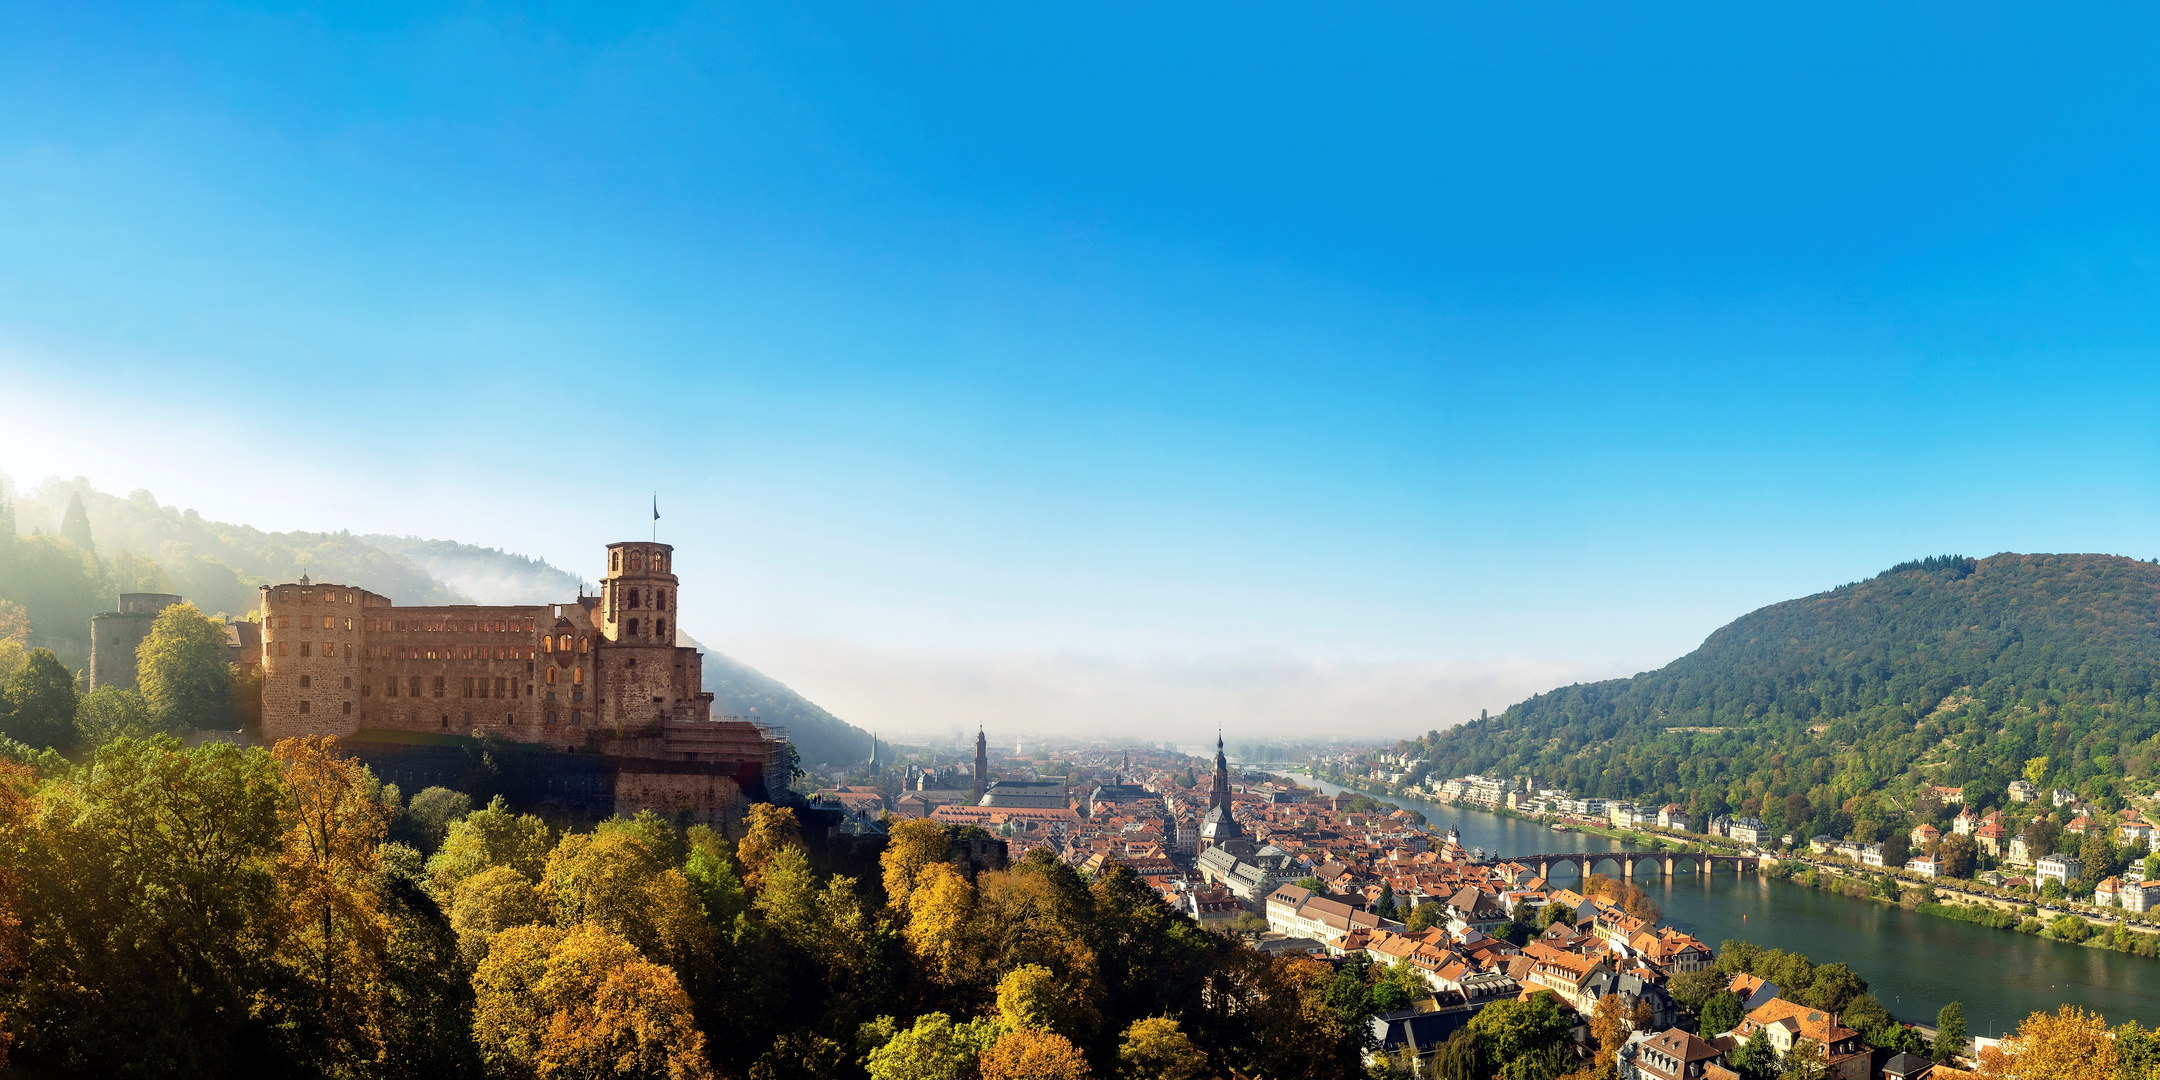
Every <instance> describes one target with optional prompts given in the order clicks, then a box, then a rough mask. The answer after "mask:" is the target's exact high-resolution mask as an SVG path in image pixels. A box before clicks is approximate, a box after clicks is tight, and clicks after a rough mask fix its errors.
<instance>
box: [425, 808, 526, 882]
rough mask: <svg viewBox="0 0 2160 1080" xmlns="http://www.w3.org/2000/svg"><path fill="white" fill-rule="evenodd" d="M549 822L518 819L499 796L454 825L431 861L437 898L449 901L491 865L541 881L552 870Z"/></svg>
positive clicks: (429, 860)
mask: <svg viewBox="0 0 2160 1080" xmlns="http://www.w3.org/2000/svg"><path fill="white" fill-rule="evenodd" d="M548 847H549V845H548V827H547V823H546V822H544V821H541V820H540V819H539V818H537V817H534V816H533V815H531V814H513V813H511V812H510V804H509V803H507V802H505V801H504V800H503V797H502V796H500V795H497V796H495V798H494V799H493V800H491V801H490V802H489V803H488V804H487V805H486V806H485V807H482V808H481V809H478V810H475V811H473V812H472V813H470V814H467V815H465V817H464V818H463V819H461V820H459V821H458V822H457V823H455V824H453V825H451V826H450V830H449V832H448V834H447V835H445V836H444V837H443V845H442V848H441V849H440V850H438V851H437V852H435V854H434V855H433V856H432V857H431V858H429V859H428V862H427V867H428V879H429V883H430V886H431V888H432V889H433V891H434V893H435V895H436V896H438V897H442V898H444V899H448V898H449V897H451V896H452V895H454V894H455V893H456V892H457V887H458V884H459V883H460V882H462V881H464V880H465V879H466V878H468V877H471V876H473V875H474V874H477V873H479V872H480V871H482V870H485V869H487V868H488V867H490V866H507V867H509V868H511V869H512V870H515V871H517V872H518V873H520V874H523V875H525V877H526V879H527V880H530V881H534V882H537V881H539V880H540V875H541V874H542V873H543V872H544V871H545V870H546V868H547V860H548Z"/></svg>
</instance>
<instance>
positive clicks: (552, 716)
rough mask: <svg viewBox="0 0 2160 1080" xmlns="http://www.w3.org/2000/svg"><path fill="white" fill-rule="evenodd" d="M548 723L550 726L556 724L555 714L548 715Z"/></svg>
mask: <svg viewBox="0 0 2160 1080" xmlns="http://www.w3.org/2000/svg"><path fill="white" fill-rule="evenodd" d="M547 722H548V723H550V724H552V723H554V722H555V714H554V713H549V714H547Z"/></svg>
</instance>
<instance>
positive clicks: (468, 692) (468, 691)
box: [465, 679, 472, 697]
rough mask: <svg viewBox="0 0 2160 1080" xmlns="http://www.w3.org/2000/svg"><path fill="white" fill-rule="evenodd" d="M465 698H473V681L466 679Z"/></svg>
mask: <svg viewBox="0 0 2160 1080" xmlns="http://www.w3.org/2000/svg"><path fill="white" fill-rule="evenodd" d="M465 696H466V697H471V696H472V680H471V679H466V680H465Z"/></svg>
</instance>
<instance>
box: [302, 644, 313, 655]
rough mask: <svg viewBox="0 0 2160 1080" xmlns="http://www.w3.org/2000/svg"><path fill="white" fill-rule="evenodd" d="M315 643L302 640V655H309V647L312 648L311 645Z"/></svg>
mask: <svg viewBox="0 0 2160 1080" xmlns="http://www.w3.org/2000/svg"><path fill="white" fill-rule="evenodd" d="M313 644H314V643H313V642H307V641H303V642H301V643H300V655H302V656H307V655H308V649H309V648H310V647H311V646H312V645H313Z"/></svg>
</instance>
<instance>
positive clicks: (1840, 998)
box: [1802, 964, 1868, 1013]
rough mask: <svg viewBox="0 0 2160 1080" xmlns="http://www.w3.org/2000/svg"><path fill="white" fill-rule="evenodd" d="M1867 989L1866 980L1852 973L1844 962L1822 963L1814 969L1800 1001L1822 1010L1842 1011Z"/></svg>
mask: <svg viewBox="0 0 2160 1080" xmlns="http://www.w3.org/2000/svg"><path fill="white" fill-rule="evenodd" d="M1867 989H1868V984H1867V980H1865V979H1862V978H1861V977H1860V976H1858V975H1855V974H1853V969H1851V968H1849V967H1847V966H1845V965H1844V964H1824V965H1823V966H1821V967H1819V968H1816V969H1815V977H1814V979H1813V980H1811V981H1810V982H1809V984H1808V988H1807V991H1806V993H1805V995H1804V997H1805V1000H1804V1001H1803V1002H1802V1003H1803V1004H1806V1005H1811V1006H1813V1007H1815V1008H1818V1009H1821V1010H1823V1011H1824V1012H1834V1013H1837V1012H1844V1011H1845V1006H1846V1005H1848V1004H1850V1003H1851V1002H1852V1000H1853V999H1854V998H1856V997H1859V996H1860V995H1862V994H1865V993H1867Z"/></svg>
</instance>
